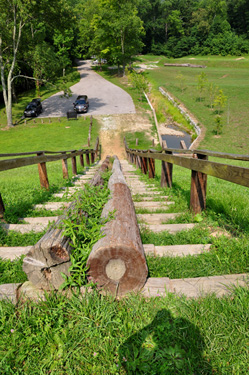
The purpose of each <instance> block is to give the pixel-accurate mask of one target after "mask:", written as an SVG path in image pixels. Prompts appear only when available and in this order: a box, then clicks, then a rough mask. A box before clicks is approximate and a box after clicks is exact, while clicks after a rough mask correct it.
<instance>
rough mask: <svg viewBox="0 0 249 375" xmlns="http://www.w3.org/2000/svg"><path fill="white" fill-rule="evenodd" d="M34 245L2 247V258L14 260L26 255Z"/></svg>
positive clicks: (0, 256) (0, 254)
mask: <svg viewBox="0 0 249 375" xmlns="http://www.w3.org/2000/svg"><path fill="white" fill-rule="evenodd" d="M31 247H32V246H17V247H5V246H4V247H0V258H2V259H9V260H14V259H16V258H19V257H20V256H21V255H26V254H27V253H28V252H29V250H30V249H31Z"/></svg>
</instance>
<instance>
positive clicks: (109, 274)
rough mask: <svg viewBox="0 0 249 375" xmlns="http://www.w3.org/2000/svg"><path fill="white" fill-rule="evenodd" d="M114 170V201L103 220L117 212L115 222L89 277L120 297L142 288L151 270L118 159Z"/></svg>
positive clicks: (98, 247)
mask: <svg viewBox="0 0 249 375" xmlns="http://www.w3.org/2000/svg"><path fill="white" fill-rule="evenodd" d="M112 171H113V173H112V176H111V178H110V180H109V184H108V187H109V189H110V191H111V199H110V200H109V201H108V202H107V204H106V205H105V207H104V209H103V212H102V217H107V216H108V214H109V213H111V212H113V211H114V219H112V220H111V221H108V222H107V223H106V224H105V225H104V227H103V234H104V237H102V238H101V239H100V240H99V241H98V242H97V243H96V244H95V245H94V246H93V249H92V251H91V253H90V255H89V258H88V261H87V266H88V267H89V271H88V275H89V278H90V279H91V280H93V281H94V282H96V283H97V285H98V287H99V288H100V289H101V290H102V291H103V292H104V293H105V292H107V293H111V294H112V295H114V296H115V297H120V296H123V295H125V294H126V293H128V292H131V291H138V290H140V289H141V288H142V287H143V285H144V284H145V282H146V279H147V275H148V268H147V264H146V259H145V255H144V250H143V245H142V241H141V237H140V232H139V227H138V224H137V219H136V214H135V208H134V204H133V201H132V197H131V193H130V190H129V187H128V186H127V183H126V181H125V178H124V176H123V173H122V171H121V166H120V162H119V160H118V159H117V158H116V159H115V161H114V163H113V170H112Z"/></svg>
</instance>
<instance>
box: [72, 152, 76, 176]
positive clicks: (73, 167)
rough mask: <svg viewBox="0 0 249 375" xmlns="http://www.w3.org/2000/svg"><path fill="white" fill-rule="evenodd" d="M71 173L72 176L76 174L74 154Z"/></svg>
mask: <svg viewBox="0 0 249 375" xmlns="http://www.w3.org/2000/svg"><path fill="white" fill-rule="evenodd" d="M72 173H73V175H74V176H75V175H76V174H77V164H76V156H73V157H72Z"/></svg>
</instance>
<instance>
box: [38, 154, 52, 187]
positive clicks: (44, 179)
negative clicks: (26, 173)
mask: <svg viewBox="0 0 249 375" xmlns="http://www.w3.org/2000/svg"><path fill="white" fill-rule="evenodd" d="M41 155H44V152H38V153H37V156H41ZM37 166H38V172H39V177H40V184H41V188H44V189H49V182H48V174H47V167H46V163H39V164H37Z"/></svg>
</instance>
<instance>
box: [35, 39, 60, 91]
mask: <svg viewBox="0 0 249 375" xmlns="http://www.w3.org/2000/svg"><path fill="white" fill-rule="evenodd" d="M31 61H32V68H33V75H34V78H35V85H36V95H37V96H38V97H40V85H41V83H43V82H44V81H46V82H47V81H50V82H51V81H52V80H53V78H55V76H56V73H57V72H58V71H59V68H60V64H59V60H58V58H57V56H56V53H55V51H54V48H53V47H52V46H51V45H49V44H48V43H46V42H43V43H40V44H37V45H36V47H35V48H34V50H32V57H31Z"/></svg>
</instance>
